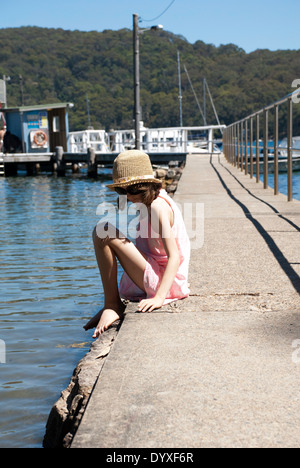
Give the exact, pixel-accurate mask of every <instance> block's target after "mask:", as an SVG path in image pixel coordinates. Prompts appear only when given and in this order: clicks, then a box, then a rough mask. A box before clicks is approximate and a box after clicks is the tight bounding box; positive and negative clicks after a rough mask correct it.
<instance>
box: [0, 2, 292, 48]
mask: <svg viewBox="0 0 300 468" xmlns="http://www.w3.org/2000/svg"><path fill="white" fill-rule="evenodd" d="M171 1H172V0H144V1H143V2H141V1H140V0H50V1H48V2H43V1H41V0H25V1H24V0H12V1H4V0H3V3H2V5H1V16H0V27H1V28H7V27H19V26H41V27H47V28H63V29H71V30H74V29H78V30H81V31H91V30H93V31H103V30H104V29H114V30H116V29H122V28H124V27H125V28H129V29H131V28H132V15H133V13H137V14H139V16H140V17H141V18H143V19H144V20H148V19H149V20H151V19H152V18H156V17H157V16H158V15H159V14H160V13H162V12H163V11H164V10H165V9H166V8H167V7H168V6H169V5H170V4H171ZM299 7H300V2H299V0H249V1H245V0H213V1H212V0H206V1H203V0H175V1H174V3H173V4H172V5H171V6H170V8H169V9H168V10H167V11H166V12H165V13H164V14H163V15H162V16H161V17H160V18H159V19H157V20H155V21H153V22H151V21H150V22H146V21H144V22H142V23H141V27H147V26H150V25H151V26H152V25H153V24H163V25H164V29H165V30H167V31H171V32H173V33H174V34H181V35H182V36H184V37H185V38H186V39H187V40H188V41H189V42H191V43H194V42H195V41H197V40H202V41H204V42H206V43H209V44H215V45H217V46H218V45H220V44H229V43H233V44H236V45H238V46H239V47H242V48H243V49H245V50H246V52H252V51H253V50H256V49H270V50H277V49H300V28H299V11H300V8H299Z"/></svg>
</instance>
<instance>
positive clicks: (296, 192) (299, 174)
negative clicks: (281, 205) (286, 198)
mask: <svg viewBox="0 0 300 468" xmlns="http://www.w3.org/2000/svg"><path fill="white" fill-rule="evenodd" d="M260 180H263V176H261V177H260ZM268 182H269V186H270V187H272V188H274V174H269V176H268ZM278 182H279V191H280V192H281V193H283V194H285V195H287V174H285V173H280V174H279V178H278ZM293 198H294V199H295V200H300V171H295V172H294V174H293Z"/></svg>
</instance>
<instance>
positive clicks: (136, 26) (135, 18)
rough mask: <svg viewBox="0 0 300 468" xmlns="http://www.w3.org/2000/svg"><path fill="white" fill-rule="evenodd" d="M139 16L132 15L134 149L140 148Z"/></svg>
mask: <svg viewBox="0 0 300 468" xmlns="http://www.w3.org/2000/svg"><path fill="white" fill-rule="evenodd" d="M138 22H139V16H138V15H137V14H134V15H133V70H134V118H135V122H134V125H135V148H136V149H138V150H139V149H140V148H141V136H140V120H141V104H140V38H139V24H138Z"/></svg>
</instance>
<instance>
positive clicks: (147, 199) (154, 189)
mask: <svg viewBox="0 0 300 468" xmlns="http://www.w3.org/2000/svg"><path fill="white" fill-rule="evenodd" d="M136 187H137V189H138V190H139V191H140V194H141V201H142V203H143V204H144V205H146V206H150V205H151V203H152V202H153V201H154V200H156V198H157V197H158V195H159V192H160V189H161V187H162V184H159V183H156V182H148V183H145V184H137V185H136Z"/></svg>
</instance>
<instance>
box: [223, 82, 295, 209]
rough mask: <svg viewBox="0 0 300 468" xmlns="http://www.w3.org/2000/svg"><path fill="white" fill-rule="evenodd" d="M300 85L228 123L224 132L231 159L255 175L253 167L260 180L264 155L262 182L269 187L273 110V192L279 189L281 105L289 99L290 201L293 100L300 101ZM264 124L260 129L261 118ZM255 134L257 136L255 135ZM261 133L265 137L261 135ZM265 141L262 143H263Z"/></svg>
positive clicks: (290, 191)
mask: <svg viewBox="0 0 300 468" xmlns="http://www.w3.org/2000/svg"><path fill="white" fill-rule="evenodd" d="M299 96H300V89H299V88H298V89H297V90H296V91H294V92H293V93H291V94H288V95H287V96H285V97H284V98H282V99H280V100H279V101H277V102H274V103H273V104H270V105H269V106H267V107H264V108H263V109H260V110H259V111H257V112H255V113H253V114H251V115H249V116H247V117H245V118H244V119H242V120H239V121H238V122H235V123H233V124H231V125H229V126H228V127H227V128H226V129H225V130H224V134H223V152H224V154H225V157H226V159H227V161H228V162H230V163H231V164H233V165H234V166H236V167H237V168H239V169H241V171H245V174H246V175H248V174H249V171H250V177H251V178H253V176H254V170H255V172H256V181H257V182H259V180H260V173H261V171H260V162H261V158H260V155H262V165H263V172H262V173H263V183H264V188H265V189H267V188H268V175H269V160H270V147H269V132H270V127H271V128H272V125H271V123H270V119H269V117H270V112H271V111H273V112H274V116H273V117H274V122H273V142H274V143H273V145H272V150H271V151H274V152H273V155H272V158H273V157H274V194H275V195H278V193H279V188H278V185H279V182H278V180H279V152H280V146H279V108H280V106H282V105H283V104H285V103H287V111H286V112H287V115H286V117H287V119H286V120H287V129H286V138H287V145H286V148H285V149H286V153H287V192H288V201H292V200H293V103H294V102H297V103H298V102H300V101H299ZM261 117H262V121H263V124H262V126H263V128H262V131H261V121H260V119H261ZM254 136H255V139H254ZM261 137H262V141H261V140H260V138H261ZM261 142H262V143H263V144H262V145H261V144H260V143H261Z"/></svg>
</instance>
